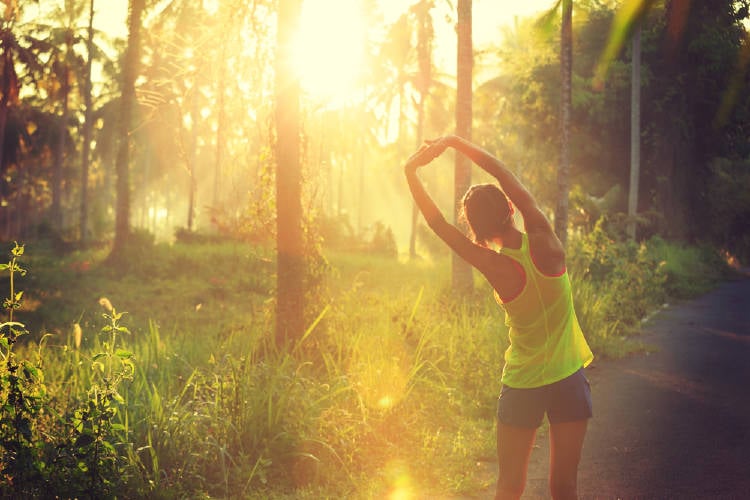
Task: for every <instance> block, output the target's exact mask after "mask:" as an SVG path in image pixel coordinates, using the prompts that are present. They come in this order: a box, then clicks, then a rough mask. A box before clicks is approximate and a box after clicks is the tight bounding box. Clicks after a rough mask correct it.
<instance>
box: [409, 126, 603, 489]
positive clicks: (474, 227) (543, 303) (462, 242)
mask: <svg viewBox="0 0 750 500" xmlns="http://www.w3.org/2000/svg"><path fill="white" fill-rule="evenodd" d="M447 147H452V148H454V149H456V150H457V151H459V152H460V153H463V154H465V155H466V156H468V157H469V158H470V159H471V160H472V161H473V162H474V163H476V164H477V165H479V166H480V167H481V168H482V169H484V170H485V171H486V172H487V173H489V174H490V175H492V176H493V177H494V178H495V179H497V182H498V183H499V184H500V188H502V191H501V190H500V188H498V187H497V186H496V185H494V184H482V185H477V186H472V187H471V188H470V189H469V190H468V191H467V192H466V194H465V195H464V198H463V201H462V203H463V211H464V216H465V218H466V222H467V223H468V226H469V229H470V231H471V235H472V239H469V238H467V237H466V236H465V235H464V234H463V233H462V232H461V231H460V230H459V229H457V228H456V227H455V226H453V225H452V224H449V223H448V222H447V221H446V220H445V218H444V217H443V215H442V214H441V213H440V211H439V210H438V208H437V206H436V205H435V203H434V202H433V200H432V199H431V198H430V196H429V195H428V194H427V192H426V191H425V189H424V187H423V185H422V183H421V181H420V180H419V177H418V176H417V168H419V167H421V166H423V165H426V164H428V163H429V162H431V161H432V160H433V159H434V158H436V157H437V156H439V155H440V154H442V153H443V151H445V149H446V148H447ZM405 171H406V178H407V181H408V183H409V189H410V190H411V193H412V196H413V197H414V201H415V202H416V204H417V206H418V207H419V209H420V211H421V212H422V215H423V216H424V218H425V220H426V221H427V224H428V225H429V226H430V228H431V229H432V230H433V231H434V232H435V233H436V234H437V235H438V236H439V237H440V238H441V239H442V240H443V241H445V243H447V244H448V246H450V247H451V248H452V249H453V251H455V252H456V253H457V254H458V255H460V256H461V257H462V258H463V259H465V260H466V261H467V262H469V263H470V264H471V265H472V266H474V267H475V268H477V269H478V270H479V271H480V272H481V273H482V274H483V275H484V277H485V278H486V279H487V280H488V281H489V283H490V284H491V285H492V287H493V288H494V290H495V298H496V300H497V301H498V302H499V303H500V304H501V305H502V307H503V308H504V309H505V314H506V324H507V325H508V335H509V338H510V346H509V347H508V350H507V351H506V353H505V366H504V368H503V373H502V378H501V382H502V390H501V393H500V397H499V399H498V412H497V414H498V425H497V453H498V462H499V474H498V481H497V494H496V498H498V499H505V498H519V497H520V496H521V494H522V493H523V490H524V487H525V485H526V469H527V467H528V461H529V455H530V453H531V448H532V446H533V444H534V438H535V436H536V429H537V428H538V427H539V425H540V424H541V422H542V418H543V417H544V415H545V414H546V415H547V418H548V420H549V422H550V475H549V485H550V490H551V493H552V497H553V498H576V496H577V485H576V478H577V474H578V463H579V461H580V458H581V449H582V447H583V440H584V436H585V434H586V426H587V423H588V419H589V418H591V416H592V410H591V391H590V388H589V385H588V381H587V380H586V377H585V376H584V374H583V368H584V367H585V366H587V365H588V364H589V363H591V361H592V360H593V358H594V356H593V354H592V352H591V349H589V346H588V344H587V343H586V340H585V338H584V336H583V333H582V332H581V328H580V326H579V325H578V320H577V319H576V315H575V311H574V310H573V301H572V295H571V290H570V281H569V279H568V274H567V272H566V269H565V251H564V248H563V245H562V243H561V242H560V240H559V239H558V238H557V236H556V235H555V233H554V231H553V229H552V227H551V225H550V223H549V221H548V220H547V218H546V217H545V215H544V214H543V213H542V211H541V210H540V209H539V206H538V205H537V203H536V200H535V199H534V197H533V196H531V194H530V193H529V192H528V191H527V190H526V188H525V187H524V186H523V185H522V184H521V183H520V182H519V181H518V179H516V177H515V176H514V175H513V174H512V173H511V172H510V170H508V169H507V168H506V167H505V165H503V164H502V163H501V162H500V161H499V160H498V159H497V158H495V157H494V156H492V155H491V154H489V153H488V152H486V151H484V150H483V149H481V148H479V147H478V146H476V145H474V144H472V143H470V142H468V141H466V140H464V139H462V138H460V137H458V136H447V137H443V138H440V139H437V140H435V141H428V142H426V143H425V145H423V146H422V147H421V148H420V149H419V150H418V151H417V152H416V153H415V154H414V155H412V157H411V158H409V160H408V161H407V163H406V166H405ZM506 195H507V197H506ZM508 199H510V201H509V200H508ZM514 206H515V207H516V208H518V210H519V211H520V213H521V215H522V216H523V221H524V232H521V231H519V230H518V229H517V228H516V227H515V226H514V224H513V213H514V209H513V207H514ZM491 244H493V245H496V247H497V249H496V250H495V249H492V248H490V245H491Z"/></svg>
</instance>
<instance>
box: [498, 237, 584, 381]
mask: <svg viewBox="0 0 750 500" xmlns="http://www.w3.org/2000/svg"><path fill="white" fill-rule="evenodd" d="M500 253H501V254H502V255H505V256H507V257H510V258H511V259H513V260H514V261H516V262H518V264H519V265H520V266H521V267H522V268H523V272H524V274H525V279H526V282H525V284H524V287H523V289H522V290H521V292H520V293H519V294H518V295H517V296H515V297H513V298H512V299H510V300H508V301H506V302H503V301H502V300H501V299H500V297H499V296H498V295H497V292H496V293H495V298H496V300H497V301H498V303H500V305H501V306H502V307H503V308H504V309H505V324H506V325H507V326H508V336H509V337H510V346H509V347H508V349H507V350H506V351H505V367H504V368H503V374H502V379H501V381H502V383H503V384H504V385H507V386H509V387H515V388H519V389H525V388H533V387H540V386H543V385H548V384H552V383H554V382H557V381H559V380H562V379H564V378H565V377H568V376H570V375H572V374H573V373H575V372H576V371H578V370H579V369H580V368H581V367H585V366H588V365H589V364H590V363H591V361H592V360H593V359H594V354H593V353H592V352H591V349H590V348H589V345H588V343H587V342H586V339H585V337H584V336H583V332H582V331H581V327H580V325H579V324H578V319H577V318H576V313H575V309H574V308H573V295H572V293H571V288H570V279H569V277H568V272H567V270H566V271H563V273H562V274H561V275H559V276H547V275H545V274H543V273H542V272H541V271H539V269H537V267H536V266H535V265H534V263H533V261H532V259H531V252H530V251H529V238H528V236H527V235H526V233H522V239H521V248H520V249H513V248H502V249H501V250H500Z"/></svg>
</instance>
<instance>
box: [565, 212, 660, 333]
mask: <svg viewBox="0 0 750 500" xmlns="http://www.w3.org/2000/svg"><path fill="white" fill-rule="evenodd" d="M603 228H604V219H600V221H599V222H597V224H596V226H595V228H594V230H593V231H592V232H591V233H589V234H588V235H586V236H584V237H580V238H576V239H574V240H572V241H571V245H570V250H569V255H570V257H569V258H568V269H569V272H570V274H571V277H572V279H573V280H575V282H576V283H575V286H574V291H575V290H576V287H578V288H580V291H579V294H580V295H579V296H578V297H577V298H578V301H577V302H576V308H577V310H580V311H583V312H584V313H585V314H584V315H583V316H584V318H588V320H589V321H592V322H593V323H595V324H597V325H599V324H601V325H607V326H609V325H618V327H622V328H624V329H625V330H626V331H627V330H632V329H633V328H635V327H637V326H638V324H639V323H640V321H641V320H642V319H643V318H644V317H645V316H646V315H648V314H649V313H650V312H651V311H653V310H654V309H655V308H656V307H658V306H660V305H661V304H663V303H664V301H665V299H666V294H665V289H664V284H665V282H666V278H667V276H666V272H665V262H664V261H663V260H662V259H661V258H660V256H659V255H657V254H656V253H655V252H653V251H652V250H651V249H650V248H649V245H648V243H641V244H637V243H635V242H632V241H627V242H618V241H615V239H613V238H612V237H611V236H609V235H608V234H607V233H606V232H605V230H604V229H603ZM581 282H586V284H585V285H583V284H581ZM584 298H585V302H584V300H582V299H584ZM592 300H594V301H595V304H592V303H591V301H592ZM592 305H594V306H595V307H593V308H592ZM596 316H598V319H596V320H594V318H595V317H596ZM598 328H601V326H597V329H598ZM595 331H596V330H595ZM602 333H603V332H602ZM610 333H611V332H610Z"/></svg>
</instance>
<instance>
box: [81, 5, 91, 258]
mask: <svg viewBox="0 0 750 500" xmlns="http://www.w3.org/2000/svg"><path fill="white" fill-rule="evenodd" d="M86 48H87V53H86V70H85V72H86V74H85V75H84V79H85V80H84V89H83V102H84V107H85V111H84V119H83V152H82V158H81V214H80V218H79V224H80V229H79V233H80V234H79V239H80V242H81V245H86V243H88V212H89V205H88V204H89V200H88V198H89V158H90V156H91V130H92V128H93V127H92V123H91V111H92V110H91V107H92V104H91V61H92V59H93V57H94V56H93V53H94V0H91V1H90V3H89V27H88V39H87V40H86Z"/></svg>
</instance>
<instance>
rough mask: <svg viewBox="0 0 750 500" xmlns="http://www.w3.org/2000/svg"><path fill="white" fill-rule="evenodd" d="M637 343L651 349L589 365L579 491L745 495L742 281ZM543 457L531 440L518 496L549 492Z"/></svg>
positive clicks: (748, 321)
mask: <svg viewBox="0 0 750 500" xmlns="http://www.w3.org/2000/svg"><path fill="white" fill-rule="evenodd" d="M642 340H643V341H644V342H645V343H647V344H649V345H652V346H654V347H655V351H654V352H651V353H650V354H639V355H635V356H632V357H629V358H626V359H621V360H617V361H610V360H607V361H600V362H595V363H594V365H593V368H592V369H590V370H588V374H587V375H588V377H589V380H590V381H591V385H592V392H593V399H594V414H595V415H594V419H592V420H591V423H590V424H589V432H588V434H587V437H586V442H585V445H584V451H583V457H582V460H581V465H580V468H579V495H580V497H581V498H612V499H615V498H622V499H631V498H632V499H636V498H637V499H667V498H677V499H683V498H686V499H688V498H689V499H695V498H699V499H702V498H706V499H722V498H726V499H750V279H749V278H747V277H744V278H738V279H737V280H734V281H730V282H727V283H725V284H723V285H721V286H720V287H718V288H717V289H715V290H714V291H712V292H710V293H709V294H707V295H705V296H703V297H700V298H698V299H695V300H691V301H686V302H682V303H679V304H674V305H671V306H669V307H668V308H666V309H664V310H663V311H661V312H660V313H659V314H657V315H656V316H655V317H654V318H652V319H651V320H650V321H649V322H648V323H647V324H646V326H645V328H644V333H643V336H642ZM548 453H549V448H548V444H547V436H539V438H538V439H537V445H536V447H535V449H534V451H533V452H532V458H531V463H530V466H529V477H528V481H527V487H526V492H525V493H524V498H527V499H531V498H549V493H548V491H547V473H548ZM486 497H487V498H491V492H489V491H488V492H486ZM481 498H485V497H484V496H482V497H481Z"/></svg>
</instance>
